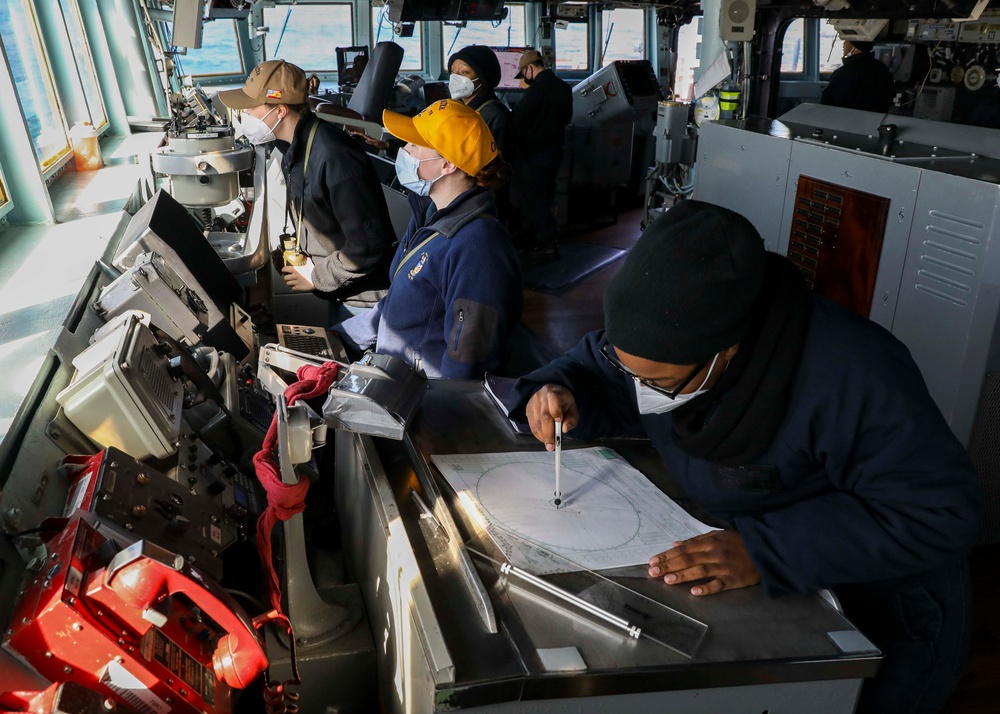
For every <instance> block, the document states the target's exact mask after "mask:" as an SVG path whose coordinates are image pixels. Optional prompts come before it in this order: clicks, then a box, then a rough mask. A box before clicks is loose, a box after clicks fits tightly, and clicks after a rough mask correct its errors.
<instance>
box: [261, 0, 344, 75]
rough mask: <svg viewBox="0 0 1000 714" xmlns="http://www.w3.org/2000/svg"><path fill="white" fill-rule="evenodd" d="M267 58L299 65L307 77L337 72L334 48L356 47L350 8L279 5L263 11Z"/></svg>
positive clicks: (338, 5)
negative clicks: (311, 73)
mask: <svg viewBox="0 0 1000 714" xmlns="http://www.w3.org/2000/svg"><path fill="white" fill-rule="evenodd" d="M264 24H265V25H266V26H268V27H269V28H271V29H270V31H269V34H268V53H267V54H268V57H269V58H271V59H283V60H286V61H288V62H291V63H292V64H296V65H298V66H299V67H301V68H302V69H304V70H305V71H306V72H307V73H309V72H336V71H337V53H336V52H334V51H333V50H334V48H335V47H352V46H353V45H354V12H353V9H352V7H351V5H348V4H346V3H339V4H333V5H280V6H278V7H275V8H267V7H265V8H264Z"/></svg>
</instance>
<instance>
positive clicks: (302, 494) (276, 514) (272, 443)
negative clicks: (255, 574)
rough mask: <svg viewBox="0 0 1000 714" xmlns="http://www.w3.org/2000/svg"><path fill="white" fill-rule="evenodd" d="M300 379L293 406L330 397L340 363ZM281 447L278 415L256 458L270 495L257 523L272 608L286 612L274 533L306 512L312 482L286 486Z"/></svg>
mask: <svg viewBox="0 0 1000 714" xmlns="http://www.w3.org/2000/svg"><path fill="white" fill-rule="evenodd" d="M296 376H297V377H298V378H299V380H298V381H297V382H295V383H294V384H292V385H290V386H289V387H288V389H286V390H285V399H286V400H287V402H288V405H289V406H292V405H293V404H295V403H296V402H297V401H299V400H300V399H312V398H313V397H318V396H319V395H321V394H326V392H328V391H329V390H330V385H332V384H333V380H334V379H335V378H336V376H337V363H336V362H326V363H324V364H322V365H320V366H318V367H314V366H313V365H306V366H304V367H300V368H299V371H298V373H297V375H296ZM277 445H278V415H277V414H275V415H274V418H273V419H272V420H271V426H270V428H268V430H267V435H266V436H265V437H264V445H263V448H262V449H261V450H260V451H258V452H257V453H256V454H254V457H253V465H254V469H255V470H256V471H257V480H258V481H260V483H261V485H262V486H263V487H264V491H266V492H267V509H266V510H265V511H264V513H262V514H261V516H260V518H259V519H258V520H257V550H258V552H259V553H260V560H261V563H262V564H263V566H264V570H265V571H266V573H267V578H268V590H269V592H270V594H271V605H272V607H274V609H275V610H277V611H278V612H282V609H281V586H280V584H279V583H278V575H277V573H275V572H274V561H273V560H272V558H271V530H272V529H273V528H274V524H275V523H277V522H278V521H287V520H288V519H289V518H291V517H292V516H294V515H295V514H296V513H301V512H302V511H303V510H304V509H305V507H306V491H308V490H309V480H308V479H304V478H300V479H299V482H298V483H296V484H286V483H282V481H281V467H280V466H279V465H278V457H277V456H276V455H275V453H274V449H275V447H276V446H277Z"/></svg>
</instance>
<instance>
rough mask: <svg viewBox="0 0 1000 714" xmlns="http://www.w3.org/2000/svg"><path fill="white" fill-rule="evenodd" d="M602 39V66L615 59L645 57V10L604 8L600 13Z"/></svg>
mask: <svg viewBox="0 0 1000 714" xmlns="http://www.w3.org/2000/svg"><path fill="white" fill-rule="evenodd" d="M601 26H602V27H603V28H604V39H603V40H602V42H601V54H602V56H603V58H604V60H603V62H602V66H604V65H608V64H611V63H612V62H614V61H615V60H637V59H645V57H646V12H645V11H644V10H638V9H632V8H616V9H614V10H604V11H603V12H602V14H601Z"/></svg>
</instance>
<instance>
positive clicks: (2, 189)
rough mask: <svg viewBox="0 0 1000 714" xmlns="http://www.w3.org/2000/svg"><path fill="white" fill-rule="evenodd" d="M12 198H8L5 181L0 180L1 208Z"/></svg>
mask: <svg viewBox="0 0 1000 714" xmlns="http://www.w3.org/2000/svg"><path fill="white" fill-rule="evenodd" d="M9 200H10V198H9V197H8V196H7V187H6V186H4V185H3V181H2V180H0V208H2V207H3V206H6V205H7V202H8V201H9Z"/></svg>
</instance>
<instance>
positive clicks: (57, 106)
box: [4, 2, 73, 193]
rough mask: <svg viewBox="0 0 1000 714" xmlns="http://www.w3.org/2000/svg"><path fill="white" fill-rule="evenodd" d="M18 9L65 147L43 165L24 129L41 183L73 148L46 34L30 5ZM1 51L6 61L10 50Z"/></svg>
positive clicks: (59, 166) (36, 13) (67, 159)
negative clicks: (53, 71) (25, 14)
mask: <svg viewBox="0 0 1000 714" xmlns="http://www.w3.org/2000/svg"><path fill="white" fill-rule="evenodd" d="M18 6H19V7H20V8H21V9H24V11H25V12H27V13H28V16H27V17H25V18H24V20H25V22H26V23H27V25H28V30H29V31H31V30H33V32H34V35H33V36H32V37H29V38H27V41H28V42H30V43H31V51H32V52H33V53H37V51H38V50H41V56H37V54H36V56H35V60H36V62H37V65H38V71H39V73H40V74H41V79H42V83H43V89H44V93H45V97H46V100H52V102H53V103H52V104H51V105H50V106H49V109H50V110H51V111H52V113H53V120H54V123H55V125H56V127H58V128H61V129H62V133H63V137H64V139H65V144H64V145H63V147H62V148H61V149H60V151H59V152H58V153H56V154H55V155H53V156H52V157H51V158H50V159H48V161H46V160H45V159H44V157H40V156H39V155H38V153H36V149H37V150H38V151H39V152H40V151H41V149H40V147H39V146H38V144H37V143H36V137H35V136H34V135H32V133H31V130H30V126H27V127H26V128H27V129H28V132H27V134H28V137H29V140H30V142H31V152H32V155H34V156H35V159H36V161H37V162H38V168H39V170H40V172H41V174H42V178H43V179H44V180H48V179H49V178H50V177H52V176H53V175H54V174H55V173H56V172H57V171H59V170H60V169H61V168H62V167H63V166H64V165H65V164H66V163H67V162H68V161H69V160H70V159H71V158H72V155H73V144H72V142H71V141H70V137H69V128H68V126H67V123H66V121H67V120H66V111H65V109H64V108H63V106H62V99H61V97H60V96H59V89H58V84H57V83H56V79H55V75H54V74H53V73H52V66H51V61H50V58H49V48H48V44H47V42H46V38H45V33H44V32H43V30H42V23H41V21H40V19H39V17H38V11H37V9H36V8H35V5H34V3H33V2H26V3H24V4H22V3H20V2H19V3H18ZM11 12H12V15H13V12H14V8H13V7H12V8H11ZM18 47H20V45H18ZM4 49H5V52H6V54H7V56H8V57H9V56H10V50H11V48H10V47H7V46H5V48H4ZM8 69H10V71H11V73H12V74H13V68H12V67H10V64H9V62H8ZM14 87H15V93H16V94H17V95H18V105H19V108H20V110H21V112H22V115H24V120H25V124H26V125H27V116H26V115H25V114H24V106H23V103H22V102H21V98H20V93H19V92H18V91H17V81H16V79H15V82H14ZM36 116H37V115H36ZM39 136H41V134H39ZM8 193H9V192H8Z"/></svg>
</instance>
